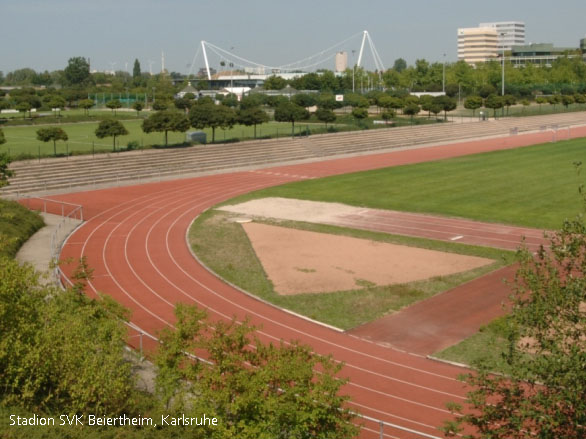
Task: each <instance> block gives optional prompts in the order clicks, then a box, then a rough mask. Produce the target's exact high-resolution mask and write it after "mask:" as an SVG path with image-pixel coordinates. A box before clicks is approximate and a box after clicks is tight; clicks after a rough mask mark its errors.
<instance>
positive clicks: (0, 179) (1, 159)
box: [0, 152, 14, 237]
mask: <svg viewBox="0 0 586 439" xmlns="http://www.w3.org/2000/svg"><path fill="white" fill-rule="evenodd" d="M11 162H12V159H11V158H10V157H9V156H8V153H5V152H0V188H1V187H4V186H7V185H8V184H9V183H8V178H9V177H12V176H13V175H14V171H12V170H10V169H8V167H9V166H10V163H11ZM0 237H1V235H0Z"/></svg>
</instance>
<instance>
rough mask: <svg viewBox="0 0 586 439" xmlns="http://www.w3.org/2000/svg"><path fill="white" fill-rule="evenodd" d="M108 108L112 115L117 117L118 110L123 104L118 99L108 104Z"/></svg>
mask: <svg viewBox="0 0 586 439" xmlns="http://www.w3.org/2000/svg"><path fill="white" fill-rule="evenodd" d="M106 107H108V108H109V109H110V110H112V113H114V116H116V110H117V109H118V108H121V107H122V102H120V101H119V100H118V99H112V100H111V101H108V102H106Z"/></svg>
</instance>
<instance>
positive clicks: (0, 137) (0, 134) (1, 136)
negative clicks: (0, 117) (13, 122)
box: [0, 128, 6, 145]
mask: <svg viewBox="0 0 586 439" xmlns="http://www.w3.org/2000/svg"><path fill="white" fill-rule="evenodd" d="M4 143H6V137H4V131H2V128H0V145H2V144H4Z"/></svg>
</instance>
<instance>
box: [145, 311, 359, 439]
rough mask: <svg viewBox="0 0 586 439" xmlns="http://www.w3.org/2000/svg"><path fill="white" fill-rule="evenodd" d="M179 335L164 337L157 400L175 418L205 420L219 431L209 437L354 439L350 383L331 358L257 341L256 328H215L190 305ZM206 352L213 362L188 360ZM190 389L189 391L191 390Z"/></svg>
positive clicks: (180, 315) (180, 318) (210, 430)
mask: <svg viewBox="0 0 586 439" xmlns="http://www.w3.org/2000/svg"><path fill="white" fill-rule="evenodd" d="M175 315H176V321H177V323H176V330H164V331H163V333H162V334H161V341H162V343H161V345H160V349H159V354H158V355H157V358H156V364H157V369H158V372H159V373H158V375H157V394H158V395H159V398H160V399H161V400H162V401H163V403H164V404H165V410H166V412H168V413H184V412H187V413H189V414H190V416H197V417H201V416H203V414H204V413H207V414H208V416H209V413H213V414H214V416H215V417H216V418H218V421H219V422H218V426H215V427H202V428H203V429H204V431H202V437H203V436H205V437H218V438H224V437H225V438H228V437H239V438H245V439H253V438H254V439H256V438H276V437H283V438H309V437H311V438H316V439H320V438H322V439H326V438H349V437H354V436H355V435H356V434H357V427H356V426H354V425H353V424H352V419H353V415H352V414H351V413H350V412H349V410H348V409H347V408H345V402H346V400H347V398H346V397H343V396H340V395H339V391H340V389H341V387H342V386H343V385H344V383H345V380H343V379H339V378H338V377H337V376H336V375H337V374H338V373H339V372H340V370H341V365H339V364H337V363H336V362H335V361H334V360H333V359H332V358H331V357H321V356H318V355H316V354H314V353H312V351H311V348H310V347H308V346H302V345H299V344H298V343H295V342H293V343H290V344H285V343H280V344H279V345H277V346H275V345H272V344H265V343H262V342H261V341H260V340H258V338H256V337H255V336H254V332H253V330H254V328H253V327H251V326H250V325H249V324H248V322H244V323H243V324H239V323H237V322H235V321H233V322H231V323H224V322H220V321H215V322H214V323H213V324H211V322H208V321H207V318H206V315H205V313H204V312H203V311H200V310H198V309H197V308H195V307H192V306H187V305H177V307H176V309H175ZM195 351H197V352H205V353H206V355H205V357H206V362H204V361H194V360H192V359H191V358H189V357H187V356H186V355H185V352H195ZM186 382H189V383H190V384H189V386H186V385H185V383H186Z"/></svg>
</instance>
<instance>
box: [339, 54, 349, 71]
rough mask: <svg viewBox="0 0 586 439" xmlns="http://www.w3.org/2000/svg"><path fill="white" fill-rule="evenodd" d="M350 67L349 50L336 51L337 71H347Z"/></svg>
mask: <svg viewBox="0 0 586 439" xmlns="http://www.w3.org/2000/svg"><path fill="white" fill-rule="evenodd" d="M347 68H348V52H338V53H336V72H345V71H346V69H347Z"/></svg>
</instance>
